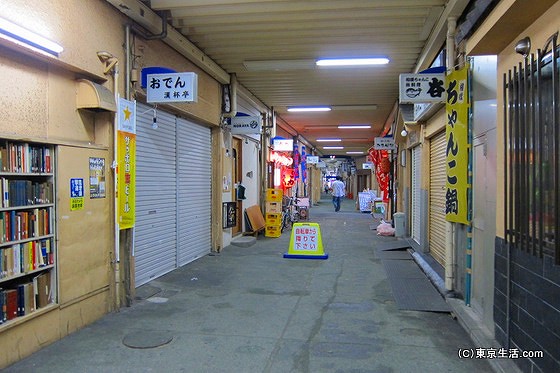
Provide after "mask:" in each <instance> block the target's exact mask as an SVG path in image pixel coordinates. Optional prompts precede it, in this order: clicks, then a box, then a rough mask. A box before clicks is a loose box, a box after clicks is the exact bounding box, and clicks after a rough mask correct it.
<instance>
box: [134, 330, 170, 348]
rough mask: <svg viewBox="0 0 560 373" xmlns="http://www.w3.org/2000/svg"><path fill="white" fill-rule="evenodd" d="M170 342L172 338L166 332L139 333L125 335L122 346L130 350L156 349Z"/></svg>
mask: <svg viewBox="0 0 560 373" xmlns="http://www.w3.org/2000/svg"><path fill="white" fill-rule="evenodd" d="M172 340H173V336H172V335H171V334H170V333H168V332H157V331H141V332H134V333H130V334H128V335H126V336H125V337H124V338H123V344H124V345H125V346H127V347H130V348H156V347H159V346H163V345H166V344H168V343H169V342H171V341H172Z"/></svg>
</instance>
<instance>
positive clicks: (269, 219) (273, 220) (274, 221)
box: [264, 212, 282, 225]
mask: <svg viewBox="0 0 560 373" xmlns="http://www.w3.org/2000/svg"><path fill="white" fill-rule="evenodd" d="M264 219H265V221H266V225H280V224H282V214H279V213H272V214H271V213H268V212H267V213H266V214H265V216H264Z"/></svg>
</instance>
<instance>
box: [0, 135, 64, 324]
mask: <svg viewBox="0 0 560 373" xmlns="http://www.w3.org/2000/svg"><path fill="white" fill-rule="evenodd" d="M54 179H55V178H54V146H53V145H50V144H42V143H33V142H23V141H13V140H6V139H0V181H1V182H0V191H1V193H2V194H1V198H0V306H1V307H0V331H1V330H2V329H3V328H5V327H6V326H7V325H9V324H15V323H19V321H21V320H23V319H25V318H27V317H28V316H31V315H34V314H39V313H41V312H39V311H41V310H42V309H45V308H47V307H48V306H49V305H51V304H54V303H56V292H55V284H56V255H55V253H56V248H55V243H56V239H55V232H56V230H55V226H54V222H55V203H54V201H55V192H54V187H55V180H54Z"/></svg>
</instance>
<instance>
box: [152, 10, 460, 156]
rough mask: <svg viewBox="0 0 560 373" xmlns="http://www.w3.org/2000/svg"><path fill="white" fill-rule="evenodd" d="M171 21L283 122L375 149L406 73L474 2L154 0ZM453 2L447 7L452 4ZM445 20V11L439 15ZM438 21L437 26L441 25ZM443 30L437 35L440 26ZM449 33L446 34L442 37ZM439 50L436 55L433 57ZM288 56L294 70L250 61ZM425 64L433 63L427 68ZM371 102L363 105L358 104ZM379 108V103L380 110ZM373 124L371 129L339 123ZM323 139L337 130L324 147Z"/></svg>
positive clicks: (309, 136)
mask: <svg viewBox="0 0 560 373" xmlns="http://www.w3.org/2000/svg"><path fill="white" fill-rule="evenodd" d="M145 3H146V4H147V5H148V6H149V7H150V8H151V9H152V10H154V11H156V12H158V13H159V14H163V13H161V12H164V11H167V12H168V13H167V14H168V15H169V16H170V19H171V22H170V23H171V24H172V25H173V27H174V28H176V29H177V30H178V31H179V32H180V33H182V34H183V35H184V36H185V37H186V38H187V39H189V40H190V41H191V42H192V43H194V44H195V45H196V46H197V47H198V48H200V50H202V51H203V52H204V53H205V54H206V55H207V56H209V57H210V58H211V59H212V60H214V61H215V62H216V63H217V64H218V65H219V66H221V67H222V68H223V69H224V70H225V71H227V72H228V73H235V74H236V75H237V79H238V82H239V83H240V84H241V85H243V86H244V87H245V88H246V89H247V90H249V91H250V92H251V93H252V94H253V95H254V96H256V97H257V98H258V99H260V100H261V101H262V102H263V103H264V104H266V105H267V106H269V107H273V108H274V110H275V111H276V112H277V115H278V121H279V123H280V125H281V126H282V125H283V127H285V128H288V129H289V130H290V131H292V132H293V131H297V132H298V133H299V134H301V135H302V136H303V137H304V138H305V139H306V140H307V141H308V142H309V143H310V144H311V145H313V146H315V147H316V148H317V149H318V150H319V151H321V152H322V153H323V154H325V155H327V154H337V155H345V154H346V152H347V151H364V152H365V151H367V149H368V148H369V147H371V145H372V144H373V138H374V137H375V136H378V135H379V134H380V132H381V131H382V129H383V127H384V126H385V123H386V121H387V120H388V118H389V117H390V114H391V112H392V111H393V109H394V106H395V102H396V101H397V98H398V85H399V74H401V73H410V72H414V70H415V68H416V67H417V66H419V65H420V64H421V63H423V64H424V65H426V64H429V63H431V60H425V61H423V59H425V58H432V59H433V57H434V56H435V54H436V53H437V51H438V50H439V48H441V46H443V42H444V37H445V30H444V32H443V34H442V33H441V32H440V31H441V30H438V29H444V27H442V26H441V25H442V24H445V22H444V21H443V20H445V19H446V18H447V17H448V15H449V14H450V11H451V10H450V8H451V7H453V8H454V9H452V12H454V13H456V14H460V12H462V11H463V9H464V8H465V6H466V4H467V3H468V1H467V0H463V1H460V0H457V1H455V0H449V1H446V0H344V1H343V0H306V1H301V0H260V1H256V0H151V1H146V2H145ZM447 3H449V4H448V6H447V9H446V8H445V7H446V4H447ZM442 17H444V18H443V20H442V19H440V18H442ZM438 25H439V26H438ZM434 29H436V31H438V32H439V35H436V34H435V33H433V30H434ZM442 35H443V38H442ZM423 51H424V52H423ZM429 53H431V56H429ZM372 56H375V57H377V56H381V57H388V58H389V59H390V62H389V64H388V65H384V66H373V67H361V68H340V67H339V68H316V67H314V61H315V60H316V59H318V58H335V57H372ZM269 60H270V61H284V62H285V64H287V65H288V66H287V68H282V69H280V70H274V69H268V70H267V69H264V70H259V71H249V70H248V69H247V68H246V66H245V65H244V62H246V61H269ZM426 67H427V66H426ZM301 105H331V106H333V110H332V111H331V112H329V113H288V112H287V111H286V108H287V107H288V106H301ZM360 106H363V107H364V108H360ZM372 106H373V107H376V108H375V109H372ZM340 124H369V125H371V126H372V127H371V129H370V130H340V129H338V128H337V126H338V125H340ZM320 137H339V138H342V139H343V141H342V142H341V143H338V144H336V145H342V146H344V149H343V150H339V151H335V152H333V151H323V150H322V147H323V146H325V145H327V144H325V143H317V142H316V139H317V138H320Z"/></svg>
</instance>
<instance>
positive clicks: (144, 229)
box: [135, 104, 177, 286]
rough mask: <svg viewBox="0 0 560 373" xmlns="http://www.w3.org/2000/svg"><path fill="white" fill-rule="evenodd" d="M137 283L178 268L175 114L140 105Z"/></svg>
mask: <svg viewBox="0 0 560 373" xmlns="http://www.w3.org/2000/svg"><path fill="white" fill-rule="evenodd" d="M136 112H137V116H136V118H137V135H136V141H137V142H136V170H137V171H136V178H137V180H136V228H135V256H136V257H135V265H136V276H135V281H136V286H140V285H142V284H145V283H146V282H148V281H150V280H152V279H154V278H156V277H159V276H161V275H163V274H165V273H167V272H169V271H172V270H173V269H175V268H176V262H177V258H176V246H177V224H176V221H177V218H176V216H177V211H176V206H177V203H176V201H177V188H176V185H177V183H176V160H175V159H176V155H175V152H176V145H175V137H176V136H175V132H176V131H175V117H174V116H173V115H170V114H167V113H165V112H163V111H160V110H158V111H157V128H156V129H154V128H153V127H152V120H153V115H154V113H153V110H152V108H151V107H150V106H147V105H142V104H138V105H137V109H136Z"/></svg>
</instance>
